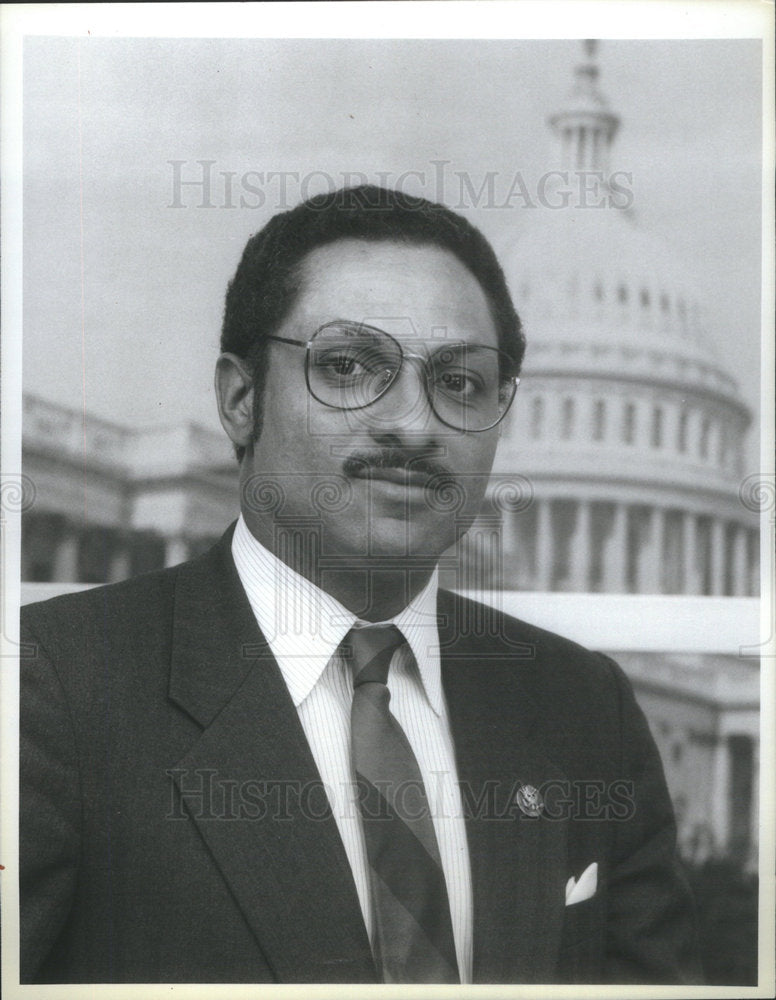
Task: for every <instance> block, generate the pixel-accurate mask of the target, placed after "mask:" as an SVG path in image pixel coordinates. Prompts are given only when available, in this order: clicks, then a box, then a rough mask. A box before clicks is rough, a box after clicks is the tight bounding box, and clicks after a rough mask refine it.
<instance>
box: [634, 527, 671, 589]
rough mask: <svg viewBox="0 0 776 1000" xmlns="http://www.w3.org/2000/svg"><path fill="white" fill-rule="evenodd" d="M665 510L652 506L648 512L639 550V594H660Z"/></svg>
mask: <svg viewBox="0 0 776 1000" xmlns="http://www.w3.org/2000/svg"><path fill="white" fill-rule="evenodd" d="M664 534H665V511H664V510H663V508H662V507H652V508H651V509H650V512H649V521H648V523H647V531H646V539H645V544H644V545H643V546H642V548H641V551H640V552H639V570H638V581H639V586H638V591H639V593H640V594H660V593H662V591H663V587H662V568H663V536H664Z"/></svg>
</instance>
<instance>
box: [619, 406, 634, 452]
mask: <svg viewBox="0 0 776 1000" xmlns="http://www.w3.org/2000/svg"><path fill="white" fill-rule="evenodd" d="M635 439H636V406H635V405H634V404H633V403H626V404H625V409H624V410H623V414H622V441H623V444H633V442H634V441H635Z"/></svg>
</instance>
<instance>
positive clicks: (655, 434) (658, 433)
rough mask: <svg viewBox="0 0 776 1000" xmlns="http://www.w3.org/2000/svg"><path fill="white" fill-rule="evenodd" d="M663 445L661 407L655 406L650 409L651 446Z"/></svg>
mask: <svg viewBox="0 0 776 1000" xmlns="http://www.w3.org/2000/svg"><path fill="white" fill-rule="evenodd" d="M662 446H663V408H662V406H656V407H655V408H654V410H653V411H652V447H653V448H661V447H662Z"/></svg>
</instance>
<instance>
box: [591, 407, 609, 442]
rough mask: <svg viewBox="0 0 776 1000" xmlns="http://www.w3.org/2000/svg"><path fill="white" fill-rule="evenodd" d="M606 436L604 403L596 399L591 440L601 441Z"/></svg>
mask: <svg viewBox="0 0 776 1000" xmlns="http://www.w3.org/2000/svg"><path fill="white" fill-rule="evenodd" d="M605 435H606V403H605V402H604V400H603V399H597V400H596V401H595V406H594V407H593V440H594V441H603V439H604V436H605Z"/></svg>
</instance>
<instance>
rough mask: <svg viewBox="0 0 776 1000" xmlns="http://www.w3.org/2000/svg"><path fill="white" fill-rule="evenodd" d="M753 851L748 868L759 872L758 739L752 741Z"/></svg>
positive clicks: (751, 838) (751, 837)
mask: <svg viewBox="0 0 776 1000" xmlns="http://www.w3.org/2000/svg"><path fill="white" fill-rule="evenodd" d="M750 829H751V836H750V842H751V845H752V846H751V849H750V851H749V858H748V859H747V860H748V865H747V867H748V868H749V870H750V871H752V872H756V871H757V859H758V850H759V847H760V744H759V742H758V740H757V739H754V740H753V741H752V825H751V827H750Z"/></svg>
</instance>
